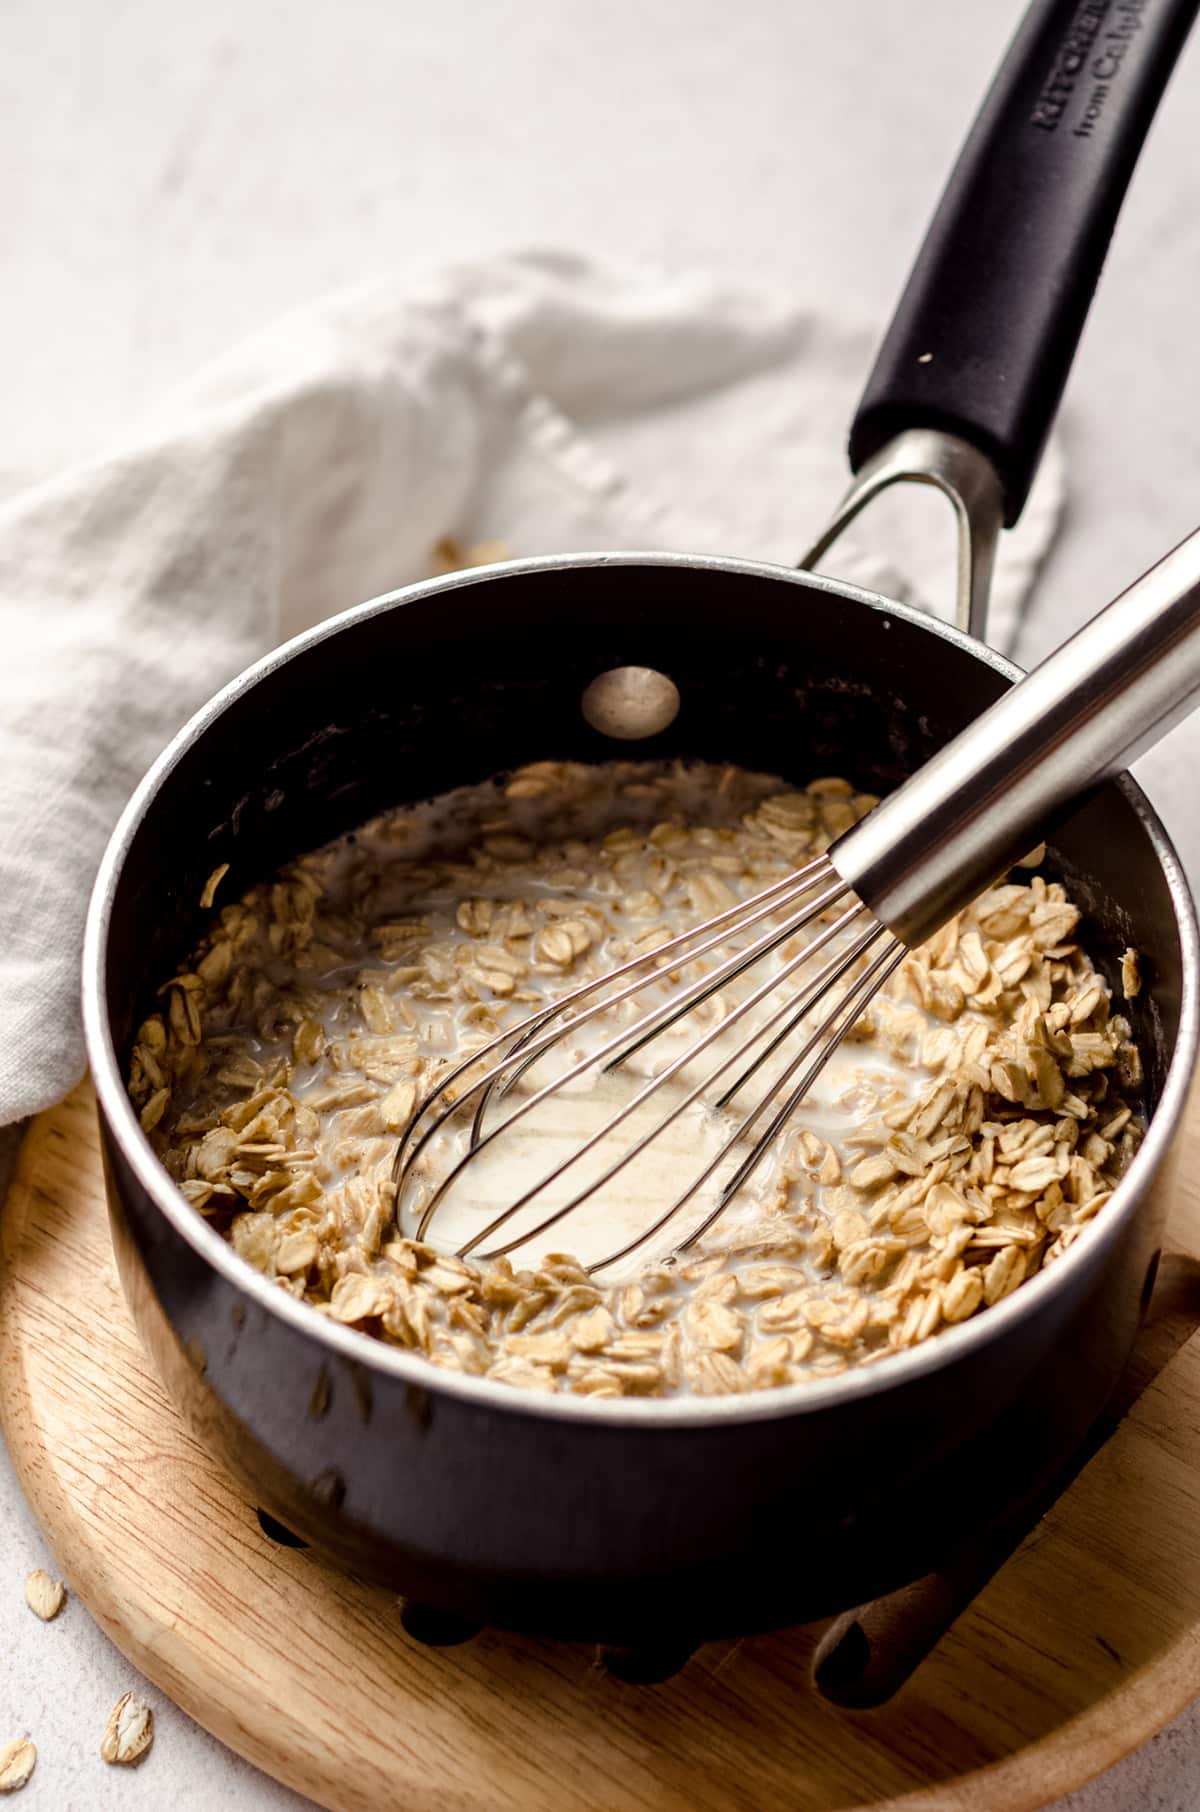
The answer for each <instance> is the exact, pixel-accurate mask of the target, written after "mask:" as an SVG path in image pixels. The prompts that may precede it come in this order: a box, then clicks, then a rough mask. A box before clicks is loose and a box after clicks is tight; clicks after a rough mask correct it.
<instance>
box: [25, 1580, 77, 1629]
mask: <svg viewBox="0 0 1200 1812" xmlns="http://www.w3.org/2000/svg"><path fill="white" fill-rule="evenodd" d="M66 1600H67V1588H66V1586H65V1585H64V1584H63V1582H62V1580H61V1579H52V1578H51V1576H50V1574H49V1573H47V1571H46V1569H45V1567H35V1568H34V1570H33V1572H32V1573H31V1574H30V1575H29V1577H28V1579H27V1580H26V1581H25V1602H26V1604H27V1605H28V1606H29V1608H30V1610H31V1611H32V1612H33V1614H34V1616H35V1617H40V1618H41V1620H42V1622H43V1623H49V1622H51V1621H52V1619H53V1618H55V1617H57V1616H58V1613H59V1612H60V1611H61V1610H62V1608H63V1605H64V1604H65V1603H66Z"/></svg>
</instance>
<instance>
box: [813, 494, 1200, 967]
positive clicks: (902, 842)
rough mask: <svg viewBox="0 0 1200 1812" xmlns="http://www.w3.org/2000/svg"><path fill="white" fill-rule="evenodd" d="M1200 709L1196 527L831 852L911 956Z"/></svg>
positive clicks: (1198, 533)
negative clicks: (1073, 810) (1070, 811)
mask: <svg viewBox="0 0 1200 1812" xmlns="http://www.w3.org/2000/svg"><path fill="white" fill-rule="evenodd" d="M1198 702H1200V530H1197V531H1196V532H1195V533H1194V534H1192V535H1189V536H1188V538H1187V540H1186V541H1182V542H1181V543H1180V544H1179V546H1178V547H1177V548H1175V549H1174V550H1173V551H1172V552H1171V553H1169V554H1168V555H1167V556H1166V557H1165V559H1162V560H1160V561H1159V562H1158V564H1157V565H1156V566H1152V567H1151V568H1150V570H1149V572H1147V573H1144V574H1143V575H1142V577H1141V578H1140V579H1138V580H1136V581H1135V583H1134V584H1132V585H1131V586H1130V587H1129V589H1128V590H1127V591H1124V592H1122V593H1121V595H1120V596H1119V597H1118V598H1116V599H1114V601H1113V602H1112V603H1111V604H1109V605H1108V606H1107V607H1106V608H1105V609H1104V610H1102V611H1101V612H1100V614H1099V615H1098V616H1096V617H1094V618H1093V619H1092V621H1091V622H1090V623H1088V624H1087V626H1086V627H1085V628H1083V629H1081V630H1080V631H1079V632H1078V634H1076V635H1073V636H1072V637H1071V639H1070V640H1069V641H1067V642H1064V643H1063V645H1062V647H1061V648H1059V649H1058V650H1057V651H1056V652H1055V653H1054V654H1052V655H1050V657H1049V658H1048V659H1047V660H1045V661H1043V662H1042V663H1041V665H1040V666H1039V667H1035V668H1034V669H1033V671H1032V673H1029V674H1027V675H1026V676H1025V678H1024V679H1022V680H1019V681H1018V682H1017V684H1016V685H1015V686H1013V688H1012V690H1011V691H1009V692H1006V693H1005V695H1004V697H1003V698H1001V699H999V700H997V702H996V703H995V704H994V705H992V706H991V708H990V709H989V710H987V711H985V712H984V713H983V715H982V717H979V718H976V720H975V722H974V723H973V724H971V725H970V727H969V728H968V729H966V730H964V731H963V732H962V734H961V735H959V736H956V737H955V738H954V740H953V742H951V743H948V744H947V746H946V747H945V748H944V749H942V750H940V751H939V753H938V754H937V755H935V756H934V757H933V759H932V761H929V762H927V763H926V765H925V766H924V767H923V768H921V769H920V770H919V771H918V772H917V773H916V774H914V775H913V777H912V778H911V779H910V780H906V781H905V782H904V785H903V786H901V787H898V788H897V790H896V791H895V792H894V793H891V794H889V796H888V797H887V798H886V799H885V800H883V802H882V803H881V804H880V805H878V806H877V807H876V808H875V810H874V811H873V812H872V813H871V814H870V815H869V817H867V818H864V819H863V821H862V823H861V824H858V825H856V826H855V827H854V829H853V830H851V831H848V832H847V833H846V835H845V836H844V837H841V838H840V839H839V840H838V842H837V843H835V844H834V846H833V848H832V849H831V850H830V852H829V854H830V859H831V860H832V862H833V864H834V866H835V868H836V869H837V870H838V873H839V874H840V875H841V876H842V879H843V880H844V881H846V882H847V883H848V884H849V886H851V887H852V888H853V889H854V891H855V892H856V893H857V894H858V896H859V897H860V899H862V900H863V901H864V902H865V903H866V904H867V905H868V906H869V907H870V908H871V910H872V912H874V914H875V915H876V917H877V918H879V919H880V920H881V921H882V922H883V923H884V924H885V925H887V926H888V927H889V928H890V929H891V930H892V931H894V932H895V933H896V935H897V936H898V937H899V938H900V939H901V940H902V941H903V942H904V943H905V944H907V945H908V946H909V947H910V948H915V947H916V946H917V945H918V944H920V943H922V942H923V941H924V940H925V939H926V938H927V937H931V936H932V935H933V933H934V932H935V931H936V930H938V928H939V927H940V926H941V925H944V924H945V922H946V920H947V919H949V918H951V917H952V916H953V915H954V913H956V912H958V911H959V910H960V909H961V908H962V907H963V906H965V905H967V904H968V902H969V901H970V900H972V899H974V898H975V897H976V896H977V895H978V894H979V893H981V892H982V891H983V889H984V888H986V887H988V886H989V885H991V883H992V882H993V881H995V880H996V879H997V878H998V877H999V876H1000V875H1002V874H1003V873H1004V872H1005V870H1006V869H1007V868H1008V867H1010V866H1011V864H1012V863H1013V862H1014V861H1017V860H1018V859H1019V858H1020V857H1021V856H1022V855H1023V854H1024V853H1025V852H1026V851H1027V850H1028V849H1030V848H1031V846H1033V845H1034V844H1036V843H1037V842H1038V841H1039V839H1040V838H1041V837H1042V836H1044V835H1045V833H1046V832H1047V831H1048V830H1050V829H1051V828H1052V827H1053V825H1054V824H1055V822H1057V821H1058V819H1060V818H1061V817H1062V816H1064V815H1065V813H1066V810H1067V808H1068V807H1070V806H1073V805H1076V804H1078V803H1079V802H1080V800H1081V799H1082V798H1083V797H1084V796H1086V795H1087V794H1088V793H1089V792H1091V791H1093V790H1094V789H1095V788H1096V787H1097V786H1098V785H1099V784H1100V783H1101V782H1102V781H1104V780H1106V779H1108V778H1109V777H1110V776H1111V775H1112V774H1115V773H1117V772H1119V770H1120V769H1121V768H1123V767H1125V766H1127V765H1128V763H1129V762H1131V761H1132V760H1133V759H1134V757H1135V756H1137V755H1139V754H1140V753H1141V752H1142V750H1143V749H1146V748H1149V747H1150V745H1151V744H1152V743H1154V742H1157V741H1158V739H1159V737H1161V736H1163V735H1165V734H1166V732H1167V731H1168V730H1169V729H1170V728H1171V726H1172V725H1173V724H1175V723H1178V721H1179V720H1180V718H1182V717H1184V716H1186V715H1187V713H1188V712H1189V711H1190V710H1191V709H1192V707H1193V706H1194V705H1195V704H1196V703H1198Z"/></svg>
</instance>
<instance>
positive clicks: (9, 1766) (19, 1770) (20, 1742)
mask: <svg viewBox="0 0 1200 1812" xmlns="http://www.w3.org/2000/svg"><path fill="white" fill-rule="evenodd" d="M36 1762H37V1750H36V1748H35V1747H34V1745H33V1744H32V1743H31V1742H30V1741H29V1738H28V1737H18V1738H17V1740H16V1742H15V1743H6V1744H5V1745H4V1747H3V1748H2V1749H0V1793H18V1792H19V1791H20V1789H21V1788H22V1787H23V1786H24V1785H25V1783H26V1781H27V1780H28V1779H29V1777H30V1775H31V1774H32V1773H33V1770H34V1765H35V1764H36Z"/></svg>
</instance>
